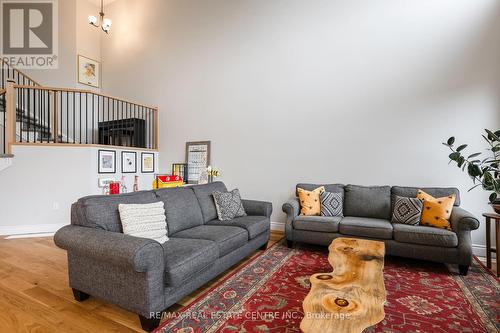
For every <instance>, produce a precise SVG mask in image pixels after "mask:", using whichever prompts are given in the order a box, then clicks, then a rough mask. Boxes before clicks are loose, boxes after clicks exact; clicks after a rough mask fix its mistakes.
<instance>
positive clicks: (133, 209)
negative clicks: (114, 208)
mask: <svg viewBox="0 0 500 333" xmlns="http://www.w3.org/2000/svg"><path fill="white" fill-rule="evenodd" d="M164 205H165V204H164V203H163V202H162V201H159V202H155V203H152V204H119V205H118V211H119V212H120V220H121V222H122V227H123V233H124V234H125V235H130V236H134V237H141V238H150V239H153V240H155V241H157V242H158V243H161V244H163V243H165V242H166V241H168V236H167V222H166V220H165V208H163V207H164Z"/></svg>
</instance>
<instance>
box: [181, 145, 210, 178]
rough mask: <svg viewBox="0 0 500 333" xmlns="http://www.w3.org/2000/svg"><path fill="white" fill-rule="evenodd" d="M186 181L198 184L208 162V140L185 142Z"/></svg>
mask: <svg viewBox="0 0 500 333" xmlns="http://www.w3.org/2000/svg"><path fill="white" fill-rule="evenodd" d="M186 163H187V165H188V174H187V183H188V184H198V183H199V182H200V176H202V173H203V171H206V170H207V167H208V165H209V164H210V141H198V142H187V143H186Z"/></svg>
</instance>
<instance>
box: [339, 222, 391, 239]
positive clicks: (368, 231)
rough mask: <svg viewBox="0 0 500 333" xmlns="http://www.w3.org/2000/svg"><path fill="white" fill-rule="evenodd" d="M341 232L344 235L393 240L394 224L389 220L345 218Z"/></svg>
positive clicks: (340, 227) (341, 223) (340, 228)
mask: <svg viewBox="0 0 500 333" xmlns="http://www.w3.org/2000/svg"><path fill="white" fill-rule="evenodd" d="M339 231H340V233H341V234H344V235H351V236H361V237H369V238H379V239H392V224H391V223H390V222H389V221H388V220H382V219H373V218H367V217H352V216H348V217H344V218H343V219H342V221H340V226H339Z"/></svg>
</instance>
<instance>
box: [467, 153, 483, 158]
mask: <svg viewBox="0 0 500 333" xmlns="http://www.w3.org/2000/svg"><path fill="white" fill-rule="evenodd" d="M479 155H481V153H474V154H470V155H469V157H467V158H474V157H478V156H479Z"/></svg>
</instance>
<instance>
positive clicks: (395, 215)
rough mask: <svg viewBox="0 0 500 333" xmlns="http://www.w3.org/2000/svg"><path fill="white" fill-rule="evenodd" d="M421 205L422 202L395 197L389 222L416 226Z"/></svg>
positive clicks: (420, 214) (420, 213) (418, 221)
mask: <svg viewBox="0 0 500 333" xmlns="http://www.w3.org/2000/svg"><path fill="white" fill-rule="evenodd" d="M423 204H424V203H423V200H420V199H416V198H407V197H400V196H397V197H396V201H395V203H394V211H393V212H392V219H391V222H392V223H403V224H410V225H418V224H419V223H420V217H421V216H422V207H423Z"/></svg>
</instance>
